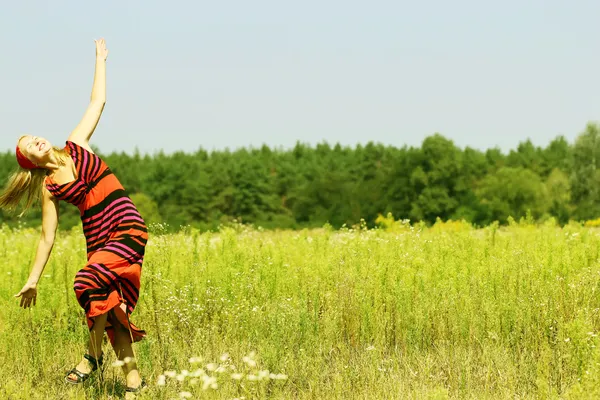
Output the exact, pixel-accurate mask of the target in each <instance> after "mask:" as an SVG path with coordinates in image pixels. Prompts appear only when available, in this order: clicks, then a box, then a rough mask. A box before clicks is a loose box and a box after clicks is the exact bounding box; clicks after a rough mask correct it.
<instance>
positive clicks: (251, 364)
mask: <svg viewBox="0 0 600 400" xmlns="http://www.w3.org/2000/svg"><path fill="white" fill-rule="evenodd" d="M242 361H243V362H245V363H246V365H248V366H249V367H250V368H254V367H256V361H254V360H253V359H252V358H251V357H244V358H242Z"/></svg>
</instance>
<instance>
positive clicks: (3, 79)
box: [0, 0, 600, 153]
mask: <svg viewBox="0 0 600 400" xmlns="http://www.w3.org/2000/svg"><path fill="white" fill-rule="evenodd" d="M288 3H289V4H288ZM598 15H600V2H598V1H591V0H579V1H577V2H570V3H569V2H565V1H557V0H545V1H541V0H528V1H516V0H505V1H503V2H489V1H488V2H482V1H474V0H456V1H453V2H448V1H419V2H416V1H410V2H409V1H399V0H397V1H369V2H366V1H363V2H356V1H337V0H336V1H318V2H317V1H311V0H307V1H304V2H293V3H292V2H282V1H254V2H248V1H244V2H241V1H221V2H205V1H171V2H165V1H143V2H142V1H113V0H110V1H102V2H82V1H55V2H46V1H44V2H42V1H28V2H8V3H7V4H5V5H3V6H2V12H1V13H0V48H1V49H2V53H1V54H2V56H1V58H0V88H1V90H0V149H12V148H13V147H14V143H15V141H16V138H17V137H18V136H19V135H20V134H23V133H32V134H35V135H39V136H45V137H47V138H48V139H50V140H51V141H52V142H53V143H55V144H62V143H64V140H65V139H66V137H67V136H68V134H69V132H70V130H71V129H73V127H74V126H75V125H76V124H77V122H78V121H79V119H80V118H81V116H82V114H83V111H84V110H85V107H86V106H87V102H88V100H89V94H90V90H91V85H92V77H93V68H94V43H93V39H94V38H98V37H101V36H103V37H105V39H106V41H107V46H108V49H109V52H110V53H109V58H108V65H107V68H108V74H107V75H108V78H107V80H108V84H107V87H108V101H107V105H106V108H105V112H104V115H103V117H102V120H101V121H100V124H99V126H98V128H97V130H96V133H95V134H94V137H93V144H95V145H96V146H98V147H99V148H100V149H101V150H102V151H104V152H110V151H126V152H131V151H133V150H134V149H135V148H138V149H139V150H140V151H142V152H149V153H153V152H155V151H157V150H160V149H163V150H164V151H166V152H172V151H175V150H185V151H194V150H196V149H198V148H200V147H202V148H204V149H208V150H211V149H223V148H226V147H229V148H230V149H234V148H238V147H242V146H246V147H247V146H254V147H259V146H261V145H262V144H267V145H269V146H271V147H283V148H289V147H291V146H293V145H294V144H295V143H296V142H297V141H301V142H305V143H310V144H315V143H318V142H323V141H327V142H329V143H332V144H333V143H338V142H339V143H341V144H343V145H350V146H354V145H355V144H357V143H366V142H368V141H374V142H380V143H384V144H389V145H394V146H402V145H404V144H408V145H415V146H418V145H420V143H421V141H422V140H423V138H425V137H426V136H428V135H431V134H433V133H435V132H439V133H441V134H442V135H444V136H446V137H448V138H450V139H452V140H453V141H454V142H455V143H456V144H457V145H459V146H461V147H464V146H471V147H475V148H480V149H486V148H490V147H494V146H499V147H500V148H501V149H502V150H504V151H507V150H509V149H512V148H516V146H517V145H518V143H519V142H521V141H524V140H526V139H527V138H530V139H531V140H532V141H533V142H534V143H535V144H537V145H541V146H546V145H547V144H548V143H549V142H550V140H552V139H553V138H554V137H556V136H557V135H564V136H566V137H567V139H568V140H570V141H573V140H574V138H575V137H576V135H577V134H578V133H580V132H581V131H582V130H583V129H584V128H585V125H586V123H587V122H589V121H597V120H600V76H599V75H600V74H599V71H600V52H599V51H598V49H599V46H598V45H599V41H600V24H598V23H597V16H598Z"/></svg>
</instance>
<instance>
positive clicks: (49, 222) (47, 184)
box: [0, 39, 148, 394]
mask: <svg viewBox="0 0 600 400" xmlns="http://www.w3.org/2000/svg"><path fill="white" fill-rule="evenodd" d="M95 43H96V67H95V75H94V84H93V88H92V95H91V100H90V103H89V106H88V108H87V110H86V112H85V114H84V116H83V118H82V120H81V121H80V122H79V124H78V125H77V126H76V127H75V129H74V130H73V131H72V132H71V134H70V135H69V137H68V139H67V142H66V146H65V147H64V148H58V147H53V146H52V145H51V144H50V142H49V141H48V140H46V139H44V138H42V137H39V136H32V135H25V136H22V137H20V138H19V139H18V141H17V147H16V158H17V162H18V164H19V167H20V168H19V169H18V171H16V172H15V173H14V174H13V175H12V176H11V177H10V178H9V181H8V184H7V186H6V188H5V190H4V192H3V193H2V194H1V195H0V207H2V208H4V209H8V210H14V209H16V208H17V206H18V205H19V204H21V202H22V201H24V206H25V209H27V208H29V207H30V206H32V204H33V202H34V201H36V200H39V201H40V203H41V207H42V234H41V237H40V240H39V244H38V247H37V252H36V256H35V260H34V262H33V266H32V270H31V273H30V275H29V279H28V281H27V283H25V285H24V286H23V288H22V289H21V291H20V292H19V293H18V294H16V295H15V296H16V297H18V298H20V306H21V307H23V308H28V307H31V306H32V305H35V304H36V299H37V285H38V282H39V279H40V276H41V275H42V271H43V270H44V267H45V266H46V263H47V261H48V258H49V257H50V253H51V251H52V247H53V244H54V239H55V235H56V230H57V226H58V218H59V212H58V210H59V207H58V202H59V201H60V200H63V201H66V202H69V203H71V204H74V205H75V206H77V208H78V209H79V212H80V215H81V221H82V225H83V233H84V235H85V238H86V243H87V264H86V265H85V266H84V267H83V268H81V269H80V270H79V272H77V274H76V275H75V280H74V286H73V288H74V291H75V295H76V297H77V301H78V302H79V304H80V305H81V307H82V308H83V310H84V311H85V314H86V319H87V324H88V327H89V331H90V337H89V343H88V349H87V353H86V354H84V356H83V359H82V360H81V362H80V363H79V364H78V365H77V366H75V367H74V368H73V369H72V370H71V371H69V372H68V373H67V375H66V376H65V380H66V382H68V383H72V384H80V383H82V382H84V381H85V380H86V379H87V378H88V377H89V376H90V374H91V373H92V372H94V371H95V370H97V369H98V368H99V367H100V366H101V365H102V360H103V356H102V339H103V336H104V332H106V333H107V335H108V337H109V340H110V342H111V344H112V347H113V349H114V351H115V353H116V355H117V358H118V359H119V360H127V361H129V362H128V363H125V364H124V366H123V371H124V373H125V377H126V382H127V391H128V392H131V393H135V392H137V391H139V389H140V388H142V387H143V386H144V384H143V382H142V379H141V378H140V374H139V372H138V370H137V365H136V363H135V359H134V353H133V349H132V343H133V342H137V341H139V340H141V339H142V338H143V337H144V336H145V335H146V334H145V332H144V331H143V330H140V329H139V328H137V327H136V326H135V325H134V324H133V323H131V321H130V320H129V317H130V315H131V313H132V312H133V310H134V308H135V305H136V303H137V300H138V296H139V290H140V276H141V268H142V262H143V258H144V249H145V246H146V242H147V240H148V233H147V229H146V225H145V223H144V220H143V219H142V217H141V216H140V214H139V212H138V211H137V209H136V207H135V205H134V204H133V203H132V201H131V200H130V198H129V196H128V195H127V193H126V191H125V190H124V188H123V186H122V185H121V183H120V182H119V180H118V179H117V178H116V177H115V175H114V174H113V173H112V172H111V170H110V169H109V168H108V166H107V165H106V164H105V163H104V161H102V160H101V159H100V158H99V157H98V156H97V155H96V154H94V152H93V150H92V149H91V147H90V145H89V141H90V138H91V137H92V134H93V132H94V130H95V128H96V125H97V124H98V120H99V119H100V116H101V115H102V111H103V109H104V104H105V102H106V58H107V56H108V51H107V49H106V45H105V41H104V39H100V40H96V41H95ZM128 394H129V393H128Z"/></svg>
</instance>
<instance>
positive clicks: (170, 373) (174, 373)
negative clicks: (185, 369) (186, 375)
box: [165, 371, 177, 378]
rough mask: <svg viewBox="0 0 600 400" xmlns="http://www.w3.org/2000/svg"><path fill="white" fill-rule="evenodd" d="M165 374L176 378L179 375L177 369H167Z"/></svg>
mask: <svg viewBox="0 0 600 400" xmlns="http://www.w3.org/2000/svg"><path fill="white" fill-rule="evenodd" d="M165 376H168V377H169V378H175V377H176V376H177V372H175V371H165Z"/></svg>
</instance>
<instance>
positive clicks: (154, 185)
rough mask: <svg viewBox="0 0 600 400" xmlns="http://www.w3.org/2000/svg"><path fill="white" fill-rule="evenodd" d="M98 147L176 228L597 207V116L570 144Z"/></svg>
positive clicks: (64, 211)
mask: <svg viewBox="0 0 600 400" xmlns="http://www.w3.org/2000/svg"><path fill="white" fill-rule="evenodd" d="M98 154H99V155H100V156H101V157H102V158H103V159H104V160H105V162H106V163H107V164H108V165H109V167H110V168H111V169H112V170H113V171H114V173H115V174H116V175H117V177H118V178H119V180H120V181H121V183H122V184H123V185H124V186H125V188H126V189H127V191H128V192H129V194H130V196H131V198H132V199H133V201H134V203H136V204H137V206H138V208H139V209H140V212H141V214H142V215H143V217H144V218H145V219H146V220H147V222H148V223H155V222H162V223H166V224H167V225H168V226H170V227H171V228H172V229H178V228H179V227H181V226H193V227H196V228H199V229H213V228H216V227H217V226H218V225H219V224H222V223H226V222H228V221H232V220H237V221H241V222H242V223H244V222H248V223H253V224H256V225H259V226H262V227H264V228H284V229H289V228H291V229H295V228H302V227H316V226H323V225H324V224H326V223H328V224H330V225H332V226H334V227H340V226H342V225H344V224H346V225H352V224H356V223H358V222H359V221H361V219H363V220H364V221H366V223H367V224H368V225H370V226H373V225H374V224H375V220H376V218H377V216H378V215H379V214H383V215H386V214H387V213H392V214H393V215H394V217H396V218H397V219H409V220H411V221H412V222H417V221H423V222H426V223H433V222H435V221H436V219H437V218H440V219H442V220H448V219H464V220H466V221H469V222H471V223H473V224H476V225H486V224H489V223H491V222H493V221H499V222H500V223H506V222H507V221H508V219H509V217H512V218H514V219H519V218H521V217H524V216H525V215H531V216H533V217H534V218H538V219H543V218H548V217H554V218H555V219H556V220H557V221H560V222H562V223H566V222H567V221H569V220H571V219H576V220H587V219H594V218H598V217H600V169H599V167H600V128H599V126H598V125H596V124H592V123H590V124H588V125H587V127H586V129H585V130H584V131H583V132H582V133H581V134H580V135H579V136H578V137H577V139H576V140H575V142H574V143H573V144H570V143H569V142H568V141H567V140H566V139H565V138H564V137H563V136H558V137H556V138H555V139H554V140H552V141H551V142H550V143H549V144H548V145H547V146H546V147H545V148H544V147H538V146H535V145H534V144H533V143H532V142H531V141H530V140H526V141H523V142H521V143H520V144H519V145H518V146H517V148H516V149H514V150H511V151H510V152H508V154H504V153H503V152H502V151H500V150H499V149H497V148H492V149H487V150H483V151H482V150H477V149H473V148H470V147H466V148H464V149H461V148H459V147H458V146H456V145H455V144H454V143H453V141H452V140H449V139H448V138H445V137H444V136H442V135H440V134H435V135H432V136H429V137H427V138H425V140H424V141H423V142H422V144H421V146H420V147H407V146H404V147H402V148H397V147H394V146H384V145H382V144H377V143H367V144H365V145H357V146H355V147H353V148H352V147H344V146H341V145H339V144H335V145H330V144H328V143H319V144H317V145H315V146H309V145H306V144H303V143H297V144H296V145H295V146H294V147H293V148H292V149H288V150H283V149H271V148H269V147H268V146H262V147H260V148H242V149H238V150H235V151H230V150H221V151H212V152H208V151H205V150H203V149H199V150H197V151H195V152H177V153H173V154H164V153H163V152H158V153H156V154H153V155H149V154H145V155H142V154H140V153H139V152H135V153H133V154H127V153H123V152H121V153H111V154H103V153H102V152H101V151H100V150H98ZM15 168H16V162H15V159H14V154H13V153H12V152H11V151H7V152H5V153H0V171H1V173H2V174H3V176H4V177H5V181H6V178H7V177H8V176H9V174H10V173H11V172H12V171H13V170H14V169H15ZM0 220H1V221H2V222H4V223H7V224H10V225H15V224H28V225H39V223H40V211H39V207H38V208H37V209H34V210H32V211H30V212H29V213H27V214H26V215H25V216H23V217H21V218H18V217H17V216H16V215H12V214H8V213H5V212H2V213H0ZM78 223H79V216H78V211H77V209H76V208H75V207H74V206H71V205H68V204H61V219H60V227H61V228H63V229H70V228H72V227H73V226H75V225H77V224H78Z"/></svg>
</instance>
